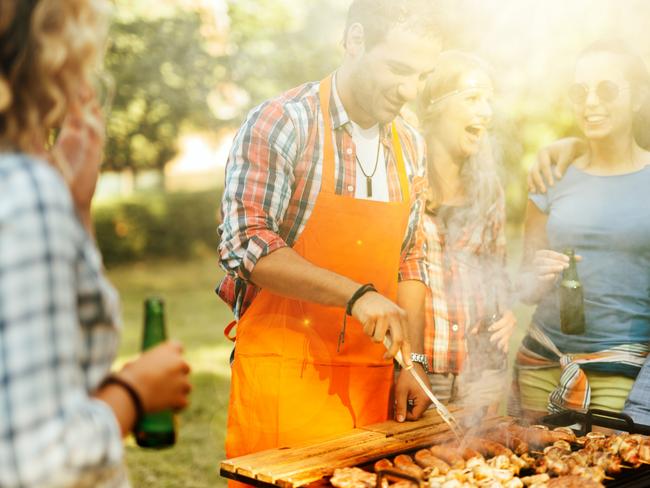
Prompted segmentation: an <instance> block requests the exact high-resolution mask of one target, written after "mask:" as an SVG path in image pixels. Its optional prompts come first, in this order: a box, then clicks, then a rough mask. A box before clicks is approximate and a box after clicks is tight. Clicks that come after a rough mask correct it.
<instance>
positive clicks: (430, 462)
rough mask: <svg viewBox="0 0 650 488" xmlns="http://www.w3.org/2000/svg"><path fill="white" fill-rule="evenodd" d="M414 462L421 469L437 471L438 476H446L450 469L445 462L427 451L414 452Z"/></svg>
mask: <svg viewBox="0 0 650 488" xmlns="http://www.w3.org/2000/svg"><path fill="white" fill-rule="evenodd" d="M415 462H416V463H417V464H418V465H419V466H420V467H421V468H431V469H437V470H438V473H439V474H447V473H448V472H449V470H450V469H451V468H450V466H449V465H448V464H447V463H446V462H444V461H443V460H442V459H440V458H437V457H436V456H434V455H433V453H432V452H431V451H430V450H429V449H420V450H419V451H418V452H416V453H415Z"/></svg>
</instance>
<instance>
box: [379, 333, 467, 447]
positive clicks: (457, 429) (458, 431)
mask: <svg viewBox="0 0 650 488" xmlns="http://www.w3.org/2000/svg"><path fill="white" fill-rule="evenodd" d="M391 344H392V342H391V338H390V336H389V335H388V334H386V336H385V337H384V346H385V347H386V349H390V346H391ZM395 361H397V362H398V363H399V365H400V366H401V367H402V369H405V370H407V371H409V372H410V373H411V375H412V376H413V378H415V381H416V382H417V384H418V385H420V388H422V391H424V393H426V395H427V397H429V400H431V402H432V403H433V406H434V407H436V410H437V412H438V414H439V415H440V417H442V420H444V421H445V423H446V424H447V425H448V426H449V428H450V429H451V431H452V432H453V433H454V435H455V436H456V439H458V442H461V441H462V440H463V435H464V433H463V428H462V426H461V425H460V423H459V422H458V420H456V417H454V416H453V415H452V414H451V412H450V411H449V410H448V409H447V407H445V406H444V405H443V404H442V402H441V401H440V400H438V399H437V398H436V396H435V395H434V394H433V392H432V391H431V388H429V386H427V385H426V384H425V382H424V380H423V379H422V378H421V377H420V375H419V374H418V373H417V371H415V369H414V368H413V365H411V366H406V364H405V363H404V358H403V357H402V352H401V351H397V354H396V355H395Z"/></svg>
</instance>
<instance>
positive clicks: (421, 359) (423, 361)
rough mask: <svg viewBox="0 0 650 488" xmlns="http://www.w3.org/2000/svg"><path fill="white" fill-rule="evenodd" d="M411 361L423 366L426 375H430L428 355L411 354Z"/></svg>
mask: <svg viewBox="0 0 650 488" xmlns="http://www.w3.org/2000/svg"><path fill="white" fill-rule="evenodd" d="M411 361H413V362H414V363H418V364H420V365H422V367H423V368H424V372H425V373H429V361H427V356H426V354H419V353H417V352H412V353H411Z"/></svg>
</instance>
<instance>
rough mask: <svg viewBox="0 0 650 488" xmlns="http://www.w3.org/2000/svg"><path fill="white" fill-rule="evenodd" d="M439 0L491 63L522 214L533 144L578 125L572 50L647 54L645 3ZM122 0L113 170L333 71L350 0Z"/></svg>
mask: <svg viewBox="0 0 650 488" xmlns="http://www.w3.org/2000/svg"><path fill="white" fill-rule="evenodd" d="M436 1H439V2H440V3H441V4H446V5H447V7H448V9H450V13H451V14H452V15H451V17H453V18H454V25H455V28H454V31H453V40H450V42H449V43H447V45H446V47H447V48H461V49H466V50H470V51H474V52H476V53H478V54H479V55H480V56H482V57H483V58H485V59H486V60H487V61H488V62H489V63H490V64H491V65H492V67H493V72H494V76H495V78H496V80H495V81H496V85H497V87H498V90H497V100H496V101H497V107H496V111H495V112H496V113H497V114H499V117H498V118H497V120H495V124H494V131H493V132H494V139H495V141H496V142H497V147H496V150H497V152H498V153H499V154H500V156H501V160H502V162H503V167H504V178H505V186H506V191H507V195H508V204H509V211H510V213H509V215H510V217H511V219H513V220H514V221H520V220H521V218H522V209H523V207H524V204H525V199H526V185H525V174H526V171H527V168H528V167H529V165H530V164H531V163H532V161H533V160H534V158H535V154H536V152H537V151H538V150H539V148H540V147H542V146H544V145H546V144H548V143H550V142H552V141H553V140H555V139H557V138H559V137H563V136H565V135H567V134H572V133H575V131H576V129H575V126H574V124H573V121H572V114H571V107H570V106H569V105H568V104H567V103H566V100H565V98H564V95H563V94H564V91H565V87H566V86H567V84H568V83H569V80H570V77H571V70H572V67H573V62H574V60H575V56H576V54H577V53H578V52H579V51H580V50H581V49H582V48H583V47H584V46H586V45H587V44H589V43H590V42H592V41H594V40H596V39H598V38H602V37H620V38H622V39H624V40H626V41H627V42H628V43H629V44H631V45H632V46H634V47H636V48H637V49H638V50H639V51H640V53H641V54H642V55H643V56H644V57H646V58H647V57H648V56H649V55H650V43H649V42H648V40H649V39H648V38H649V35H648V29H647V24H648V20H650V9H649V4H648V2H647V0H626V2H625V7H624V8H623V7H622V6H621V4H620V2H618V1H617V0H572V1H571V2H566V0H547V1H546V2H538V1H537V0H436ZM114 2H115V5H116V8H115V12H116V15H115V18H114V22H113V26H112V31H111V44H110V48H109V51H108V54H107V59H106V66H107V69H108V71H109V72H110V73H112V75H113V77H114V79H115V85H116V97H115V101H114V107H113V110H112V113H111V114H110V117H109V119H108V135H109V138H108V147H107V158H106V159H107V164H106V169H118V170H120V169H124V168H130V169H133V170H138V169H142V168H158V169H161V168H163V166H164V165H165V164H166V163H167V162H168V161H169V160H170V159H172V158H173V157H174V156H175V155H176V152H177V140H178V137H179V136H180V135H182V134H183V133H184V132H186V131H194V130H202V131H205V130H208V131H213V132H216V131H217V129H219V128H221V127H237V126H238V125H239V124H240V123H241V121H242V120H243V118H244V117H245V115H246V112H247V111H248V110H249V109H250V108H251V107H253V106H254V105H256V104H258V103H260V102H262V101H263V100H264V99H266V98H269V97H272V96H275V95H277V94H279V93H281V92H282V91H283V90H286V89H288V88H290V87H292V86H296V85H299V84H301V83H304V82H306V81H311V80H318V79H321V78H322V77H324V76H325V75H326V74H327V73H328V72H330V71H331V70H333V69H334V68H335V67H336V66H337V64H338V62H339V61H340V59H341V56H342V48H341V43H340V40H341V37H342V33H343V28H344V22H345V14H346V11H347V7H348V6H349V3H350V0H314V1H310V2H304V1H301V0H159V1H158V2H155V3H152V2H149V1H147V0H114Z"/></svg>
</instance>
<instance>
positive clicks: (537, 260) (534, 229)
mask: <svg viewBox="0 0 650 488" xmlns="http://www.w3.org/2000/svg"><path fill="white" fill-rule="evenodd" d="M547 221H548V216H547V215H546V214H544V213H543V212H542V211H541V210H539V209H538V208H537V206H536V205H535V204H534V203H533V202H531V201H530V200H529V201H528V207H527V208H526V222H525V225H524V255H523V259H522V263H521V273H520V287H519V289H520V290H521V298H522V300H523V301H524V302H525V303H528V304H534V303H537V302H538V301H539V300H540V298H541V297H542V296H543V295H544V294H545V293H546V292H548V290H549V289H550V287H551V286H552V284H553V282H554V281H555V279H556V278H557V276H558V275H559V274H560V273H561V272H562V270H564V269H565V268H567V267H568V265H569V258H568V257H567V256H565V255H564V254H562V253H558V252H555V251H551V250H549V249H548V248H549V247H550V246H549V242H548V236H547V234H546V223H547Z"/></svg>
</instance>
